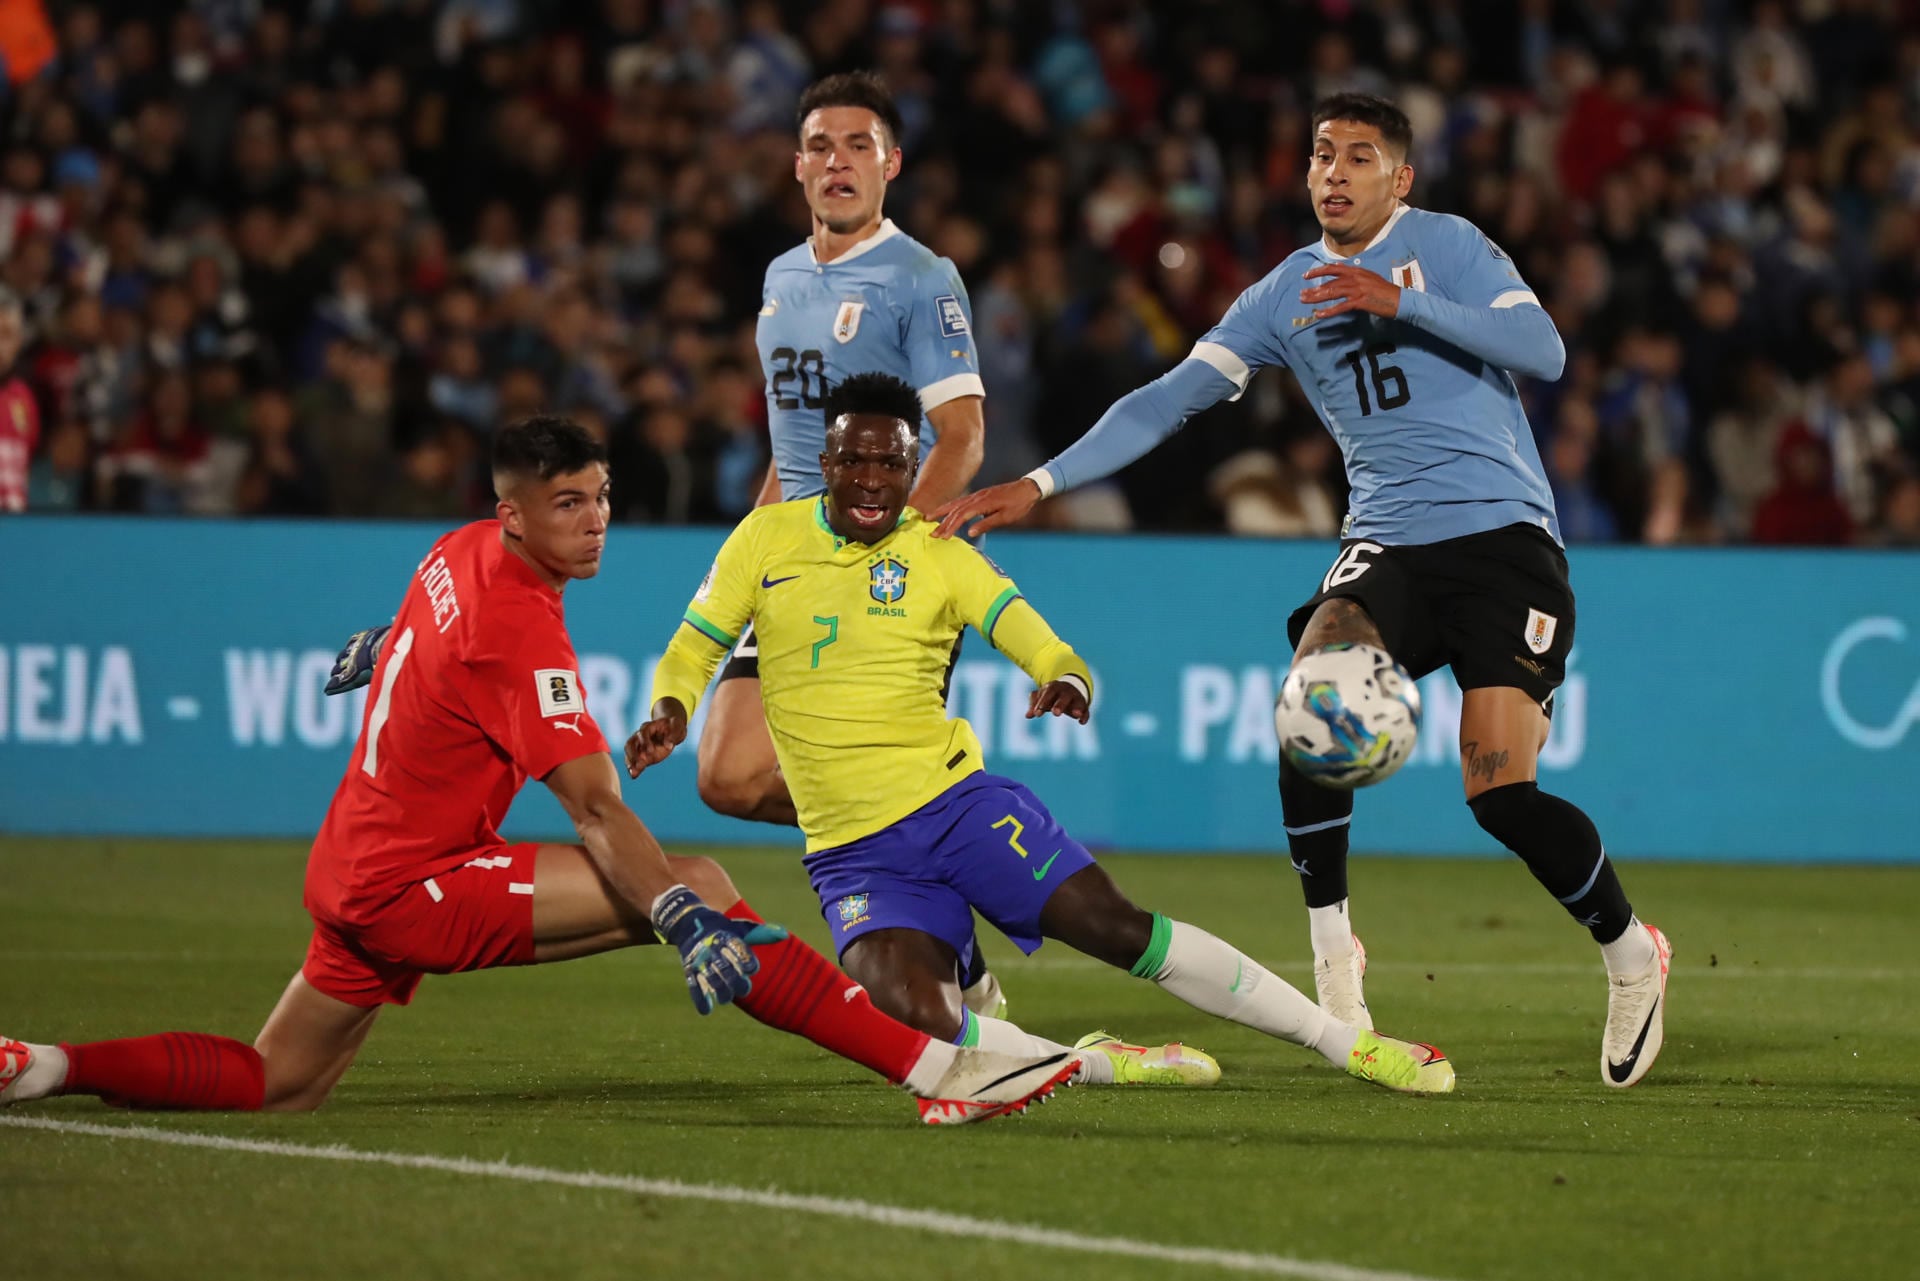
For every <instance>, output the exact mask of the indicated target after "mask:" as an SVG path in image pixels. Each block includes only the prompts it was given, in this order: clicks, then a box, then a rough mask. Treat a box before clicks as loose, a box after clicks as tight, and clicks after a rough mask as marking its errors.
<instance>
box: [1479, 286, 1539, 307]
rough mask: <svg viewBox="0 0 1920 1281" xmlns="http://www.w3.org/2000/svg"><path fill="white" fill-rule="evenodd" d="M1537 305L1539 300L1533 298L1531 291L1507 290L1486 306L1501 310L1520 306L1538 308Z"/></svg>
mask: <svg viewBox="0 0 1920 1281" xmlns="http://www.w3.org/2000/svg"><path fill="white" fill-rule="evenodd" d="M1539 305H1540V299H1539V298H1537V297H1535V296H1534V292H1533V290H1531V289H1509V290H1507V292H1505V293H1504V294H1501V295H1500V296H1499V297H1498V298H1495V299H1494V300H1493V301H1492V302H1490V303H1488V304H1487V306H1489V307H1501V308H1504V307H1522V306H1533V307H1538V306H1539Z"/></svg>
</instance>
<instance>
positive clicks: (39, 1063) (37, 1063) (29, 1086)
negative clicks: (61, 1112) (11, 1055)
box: [7, 1041, 67, 1103]
mask: <svg viewBox="0 0 1920 1281" xmlns="http://www.w3.org/2000/svg"><path fill="white" fill-rule="evenodd" d="M22 1044H24V1045H25V1046H26V1047H27V1048H28V1049H29V1050H32V1051H33V1061H32V1062H31V1063H29V1064H27V1070H26V1071H24V1072H22V1073H21V1074H20V1075H19V1076H17V1077H15V1078H14V1079H13V1084H12V1085H11V1086H10V1087H9V1088H8V1090H7V1102H9V1103H24V1102H26V1101H27V1100H28V1099H44V1098H46V1097H47V1096H48V1095H49V1094H56V1093H58V1092H59V1090H60V1087H61V1086H63V1085H65V1084H66V1083H67V1052H66V1051H65V1050H63V1049H61V1048H60V1047H59V1046H57V1045H35V1044H34V1043H33V1042H31V1041H25V1042H22Z"/></svg>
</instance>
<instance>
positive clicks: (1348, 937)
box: [1307, 899, 1353, 961]
mask: <svg viewBox="0 0 1920 1281" xmlns="http://www.w3.org/2000/svg"><path fill="white" fill-rule="evenodd" d="M1307 932H1308V933H1309V934H1311V935H1312V936H1313V959H1314V960H1316V961H1323V960H1326V959H1327V958H1329V957H1331V958H1332V959H1334V960H1336V961H1337V960H1340V959H1341V958H1343V957H1346V956H1350V955H1352V954H1353V920H1352V918H1351V917H1350V916H1348V914H1347V900H1345V899H1341V900H1340V901H1339V902H1338V903H1335V904H1333V905H1332V906H1330V907H1310V908H1308V909H1307Z"/></svg>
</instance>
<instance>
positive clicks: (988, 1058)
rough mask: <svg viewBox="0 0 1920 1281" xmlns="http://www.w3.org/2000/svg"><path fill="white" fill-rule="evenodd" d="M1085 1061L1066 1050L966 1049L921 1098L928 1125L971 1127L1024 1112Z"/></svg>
mask: <svg viewBox="0 0 1920 1281" xmlns="http://www.w3.org/2000/svg"><path fill="white" fill-rule="evenodd" d="M1079 1066H1080V1060H1079V1059H1078V1058H1076V1057H1075V1056H1074V1055H1072V1054H1070V1053H1068V1052H1067V1051H1065V1050H1062V1051H1061V1052H1060V1053H1058V1054H1049V1055H1047V1056H1046V1057H1044V1058H1034V1057H1032V1056H1022V1055H1016V1054H1001V1053H999V1052H997V1051H994V1050H981V1049H975V1048H963V1049H961V1051H960V1052H959V1053H958V1054H956V1055H955V1056H954V1060H953V1066H952V1067H950V1068H948V1069H947V1071H946V1074H945V1075H944V1076H942V1077H941V1078H940V1079H939V1081H937V1082H935V1083H934V1085H933V1088H932V1089H930V1090H928V1091H927V1092H926V1093H925V1094H924V1095H922V1096H921V1097H920V1119H921V1120H922V1121H925V1122H926V1123H927V1124H928V1125H965V1124H967V1123H968V1122H970V1121H985V1120H988V1119H990V1118H992V1117H996V1116H1008V1115H1011V1114H1013V1113H1016V1112H1024V1111H1026V1109H1027V1105H1028V1104H1029V1103H1044V1102H1046V1101H1047V1098H1048V1096H1050V1095H1051V1094H1052V1093H1053V1092H1054V1090H1055V1088H1057V1087H1059V1086H1062V1085H1065V1084H1067V1082H1068V1078H1070V1077H1072V1075H1073V1074H1074V1072H1075V1070H1077V1069H1078V1068H1079Z"/></svg>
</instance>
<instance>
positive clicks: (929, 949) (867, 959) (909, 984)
mask: <svg viewBox="0 0 1920 1281" xmlns="http://www.w3.org/2000/svg"><path fill="white" fill-rule="evenodd" d="M840 968H842V969H843V970H845V971H846V972H847V974H848V976H849V977H851V978H852V979H853V981H854V982H856V983H858V984H859V985H860V986H861V987H864V988H865V989H867V996H868V998H869V999H870V1000H872V1002H873V1004H874V1006H875V1007H876V1008H878V1009H879V1010H880V1011H881V1013H883V1014H887V1015H890V1016H891V1017H893V1018H896V1019H898V1020H900V1022H902V1023H905V1024H906V1025H907V1026H908V1027H911V1028H915V1029H918V1030H919V1031H922V1032H925V1033H926V1034H927V1035H928V1036H934V1037H939V1038H940V1039H941V1040H943V1041H951V1040H952V1039H953V1038H954V1037H956V1036H958V1035H959V1034H960V1028H961V1025H962V1019H963V1018H964V1015H963V1014H962V1013H961V1008H962V1007H961V1003H960V979H959V973H960V959H959V956H958V955H957V954H956V953H955V951H954V948H953V945H952V944H951V943H948V942H946V941H945V940H944V939H939V938H935V937H934V936H933V935H931V934H928V933H927V932H925V931H924V930H915V929H904V928H895V929H883V930H874V931H873V932H871V933H868V934H862V935H861V936H860V937H859V938H857V939H855V940H854V941H853V942H852V943H851V944H849V945H848V946H847V950H846V951H844V952H842V953H841V954H840Z"/></svg>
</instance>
